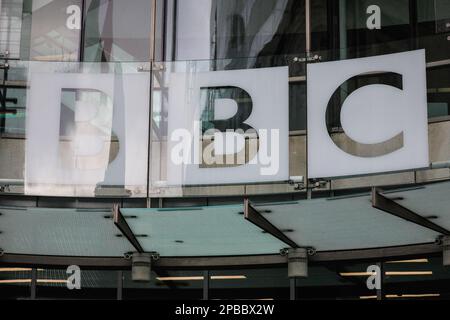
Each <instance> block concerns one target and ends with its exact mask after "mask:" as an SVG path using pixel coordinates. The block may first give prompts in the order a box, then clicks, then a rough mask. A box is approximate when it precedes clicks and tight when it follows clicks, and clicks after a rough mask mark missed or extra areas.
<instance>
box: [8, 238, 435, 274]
mask: <svg viewBox="0 0 450 320" xmlns="http://www.w3.org/2000/svg"><path fill="white" fill-rule="evenodd" d="M439 253H442V247H441V246H440V245H438V244H435V243H425V244H417V245H409V246H397V247H388V248H373V249H358V250H345V251H326V252H317V253H316V254H315V255H312V256H310V257H308V260H309V261H310V262H313V263H314V262H334V261H353V260H387V259H402V258H412V257H419V256H426V255H431V254H439ZM286 263H287V259H286V256H282V255H280V254H269V255H252V256H234V257H231V256H227V257H161V258H160V259H158V260H156V261H153V264H154V267H155V268H164V269H167V268H171V269H187V268H190V269H202V268H209V269H214V268H216V269H217V268H241V267H258V266H278V265H285V264H286ZM70 265H77V266H79V267H80V268H82V269H83V268H84V269H99V270H101V269H106V270H129V269H131V260H130V259H125V258H124V257H65V256H40V255H21V254H10V253H5V254H4V255H2V256H0V266H2V267H4V266H15V267H30V268H31V267H36V268H67V267H68V266H70Z"/></svg>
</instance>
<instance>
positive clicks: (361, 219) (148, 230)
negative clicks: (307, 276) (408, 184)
mask: <svg viewBox="0 0 450 320" xmlns="http://www.w3.org/2000/svg"><path fill="white" fill-rule="evenodd" d="M449 194H450V182H444V183H436V184H432V185H427V186H416V187H414V188H409V189H402V190H393V191H389V192H382V195H383V196H384V197H386V198H388V199H390V201H395V203H397V204H400V205H401V206H404V207H406V208H407V209H409V210H411V211H412V212H414V213H415V214H417V215H420V216H421V217H424V218H426V219H428V220H430V221H432V222H433V223H435V224H436V225H438V226H440V227H443V228H445V229H447V230H448V229H450V210H449V208H450V197H449V196H448V195H449ZM251 207H252V208H254V210H255V211H256V212H257V214H258V215H259V216H260V217H262V218H263V219H264V220H266V222H268V224H269V225H270V226H272V227H274V228H273V229H275V230H278V231H279V232H281V233H283V234H284V235H285V236H286V237H287V238H289V239H290V240H292V241H293V242H295V243H296V244H297V245H299V246H302V247H303V246H304V247H313V248H315V249H316V250H317V251H339V250H353V249H371V248H384V247H393V246H403V245H414V244H424V243H433V242H435V240H436V239H437V238H438V237H439V236H440V233H439V232H438V231H436V229H433V228H429V227H426V226H424V225H420V223H417V224H416V223H413V222H410V221H407V220H405V219H402V218H400V217H398V216H396V215H394V214H391V213H389V212H386V211H382V210H379V209H376V208H374V207H373V206H372V203H371V195H370V194H369V193H367V194H363V195H353V196H348V197H335V198H322V199H313V200H301V201H291V202H284V203H265V204H264V203H252V204H251ZM244 211H245V208H244V204H240V205H228V206H207V207H189V208H186V207H184V208H173V209H167V208H163V209H156V208H151V209H135V208H133V209H127V208H122V209H120V214H121V216H122V217H123V221H124V223H125V224H126V225H127V228H128V230H129V231H130V233H131V235H132V237H134V238H135V239H136V240H137V241H138V242H139V244H140V246H141V247H142V249H143V251H146V252H157V253H158V254H159V255H160V256H162V257H195V256H197V257H210V256H243V255H260V254H278V253H279V251H280V249H283V248H286V247H289V246H288V245H287V244H286V243H285V242H282V241H281V240H279V239H281V238H280V237H276V235H275V234H274V233H273V232H272V231H271V230H270V228H269V229H265V230H263V229H262V228H264V227H261V228H260V227H258V226H257V225H255V224H253V223H252V220H251V219H249V220H246V219H245V217H244V214H243V213H244ZM253 222H254V221H253ZM273 229H272V230H273ZM432 229H433V230H432ZM129 239H130V238H129V237H128V236H127V234H126V233H124V232H123V229H120V228H118V226H117V225H115V224H114V220H113V219H111V211H110V210H108V209H104V210H87V209H49V208H13V207H2V208H0V248H1V249H2V250H3V251H4V252H5V253H7V254H8V253H10V254H27V255H51V256H75V257H123V255H124V254H125V253H128V252H133V251H136V249H135V246H133V245H132V242H131V241H130V240H129Z"/></svg>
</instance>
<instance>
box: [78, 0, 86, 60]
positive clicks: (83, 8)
mask: <svg viewBox="0 0 450 320" xmlns="http://www.w3.org/2000/svg"><path fill="white" fill-rule="evenodd" d="M86 15H87V10H86V0H81V28H80V48H79V50H78V54H79V56H78V60H79V61H80V62H82V61H83V60H84V41H85V34H84V32H85V31H86Z"/></svg>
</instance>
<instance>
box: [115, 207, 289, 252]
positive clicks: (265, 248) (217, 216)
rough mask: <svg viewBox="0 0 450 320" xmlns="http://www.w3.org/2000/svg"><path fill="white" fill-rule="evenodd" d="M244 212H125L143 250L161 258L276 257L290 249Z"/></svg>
mask: <svg viewBox="0 0 450 320" xmlns="http://www.w3.org/2000/svg"><path fill="white" fill-rule="evenodd" d="M243 211H244V208H243V205H231V206H214V207H212V206H211V207H198V208H188V209H183V208H179V209H121V212H122V214H123V216H124V217H125V219H126V221H127V223H128V225H129V226H130V228H131V230H132V231H133V233H134V234H135V235H138V240H139V242H140V244H141V245H142V247H143V249H144V250H145V251H148V252H151V251H155V252H158V253H159V254H160V255H161V256H237V255H256V254H276V253H279V252H280V250H281V249H283V248H286V247H287V245H286V244H284V243H283V242H281V241H280V240H278V239H276V238H274V237H273V236H272V235H270V234H268V233H264V232H263V230H261V229H259V228H258V227H256V226H255V225H253V224H252V223H249V222H247V221H245V219H244V217H243ZM139 236H146V237H144V238H139Z"/></svg>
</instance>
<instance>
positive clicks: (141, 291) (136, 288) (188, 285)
mask: <svg viewBox="0 0 450 320" xmlns="http://www.w3.org/2000/svg"><path fill="white" fill-rule="evenodd" d="M202 298H203V272H202V271H196V270H184V271H173V270H171V271H165V270H156V271H155V272H153V273H152V280H151V282H150V283H139V282H133V281H132V279H131V272H130V271H126V272H124V284H123V299H124V300H201V299H202Z"/></svg>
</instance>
